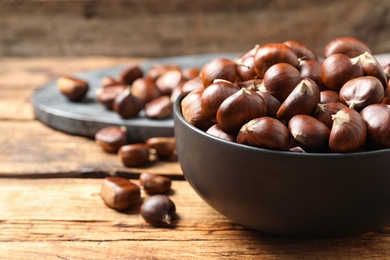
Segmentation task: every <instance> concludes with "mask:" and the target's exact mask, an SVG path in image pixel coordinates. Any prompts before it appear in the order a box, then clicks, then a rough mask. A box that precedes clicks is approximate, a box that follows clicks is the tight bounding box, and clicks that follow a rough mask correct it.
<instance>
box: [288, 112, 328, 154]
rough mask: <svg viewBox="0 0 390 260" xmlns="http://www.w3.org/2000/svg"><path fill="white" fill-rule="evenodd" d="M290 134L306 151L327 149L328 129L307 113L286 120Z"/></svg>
mask: <svg viewBox="0 0 390 260" xmlns="http://www.w3.org/2000/svg"><path fill="white" fill-rule="evenodd" d="M288 129H289V130H290V133H291V136H292V137H293V138H294V140H295V141H296V142H297V143H298V144H299V146H300V147H301V148H302V149H303V150H305V151H308V152H312V151H314V152H316V151H326V150H327V149H328V143H329V135H330V129H329V128H328V127H327V126H326V125H325V124H324V123H322V122H321V121H319V120H317V119H315V118H314V117H312V116H308V115H295V116H293V117H292V118H291V119H290V120H289V122H288Z"/></svg>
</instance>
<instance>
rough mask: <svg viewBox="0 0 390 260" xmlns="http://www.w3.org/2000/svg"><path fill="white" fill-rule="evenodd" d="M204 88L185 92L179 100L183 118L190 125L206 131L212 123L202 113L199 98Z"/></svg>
mask: <svg viewBox="0 0 390 260" xmlns="http://www.w3.org/2000/svg"><path fill="white" fill-rule="evenodd" d="M203 91H204V89H203V88H200V89H196V90H193V91H191V92H190V93H188V94H187V96H185V97H184V98H183V100H182V101H181V112H182V114H183V117H184V119H185V120H186V121H187V122H188V123H189V124H191V125H193V126H195V127H197V128H199V129H201V130H204V131H206V130H207V129H208V128H209V127H210V126H212V125H213V124H214V122H213V121H211V120H210V119H209V118H208V117H207V116H206V114H205V113H204V111H203V109H202V105H201V98H202V93H203Z"/></svg>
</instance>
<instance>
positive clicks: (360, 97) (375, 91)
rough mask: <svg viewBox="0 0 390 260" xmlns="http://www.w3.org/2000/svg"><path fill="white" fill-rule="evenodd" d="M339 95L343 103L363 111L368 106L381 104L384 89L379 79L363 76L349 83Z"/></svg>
mask: <svg viewBox="0 0 390 260" xmlns="http://www.w3.org/2000/svg"><path fill="white" fill-rule="evenodd" d="M339 95H340V101H341V102H342V103H344V104H346V105H347V106H348V107H350V108H353V109H355V110H357V111H361V110H362V109H363V108H364V107H366V106H368V105H371V104H374V103H380V102H381V101H382V100H383V98H384V89H383V86H382V83H381V82H380V81H379V79H378V78H376V77H372V76H363V77H358V78H354V79H351V80H349V81H347V82H346V83H345V84H344V85H343V87H342V88H341V89H340V93H339Z"/></svg>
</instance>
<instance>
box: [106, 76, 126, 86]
mask: <svg viewBox="0 0 390 260" xmlns="http://www.w3.org/2000/svg"><path fill="white" fill-rule="evenodd" d="M126 84H127V83H126V82H124V81H123V80H120V79H116V78H113V77H110V76H107V77H103V78H102V81H101V87H102V88H108V87H111V86H117V85H126Z"/></svg>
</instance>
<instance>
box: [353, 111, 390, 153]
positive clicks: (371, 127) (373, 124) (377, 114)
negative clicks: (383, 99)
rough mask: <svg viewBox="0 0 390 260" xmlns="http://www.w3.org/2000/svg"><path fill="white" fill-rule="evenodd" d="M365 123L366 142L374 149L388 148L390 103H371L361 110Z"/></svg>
mask: <svg viewBox="0 0 390 260" xmlns="http://www.w3.org/2000/svg"><path fill="white" fill-rule="evenodd" d="M360 115H361V116H362V118H363V120H364V122H365V123H366V125H367V139H366V140H367V143H368V145H369V146H370V147H372V148H374V149H382V148H390V105H387V104H372V105H369V106H367V107H365V108H364V109H363V110H362V111H361V112H360Z"/></svg>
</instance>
